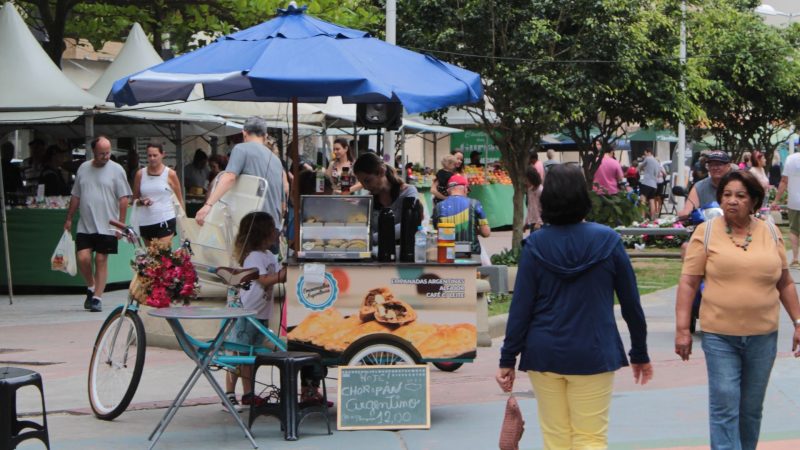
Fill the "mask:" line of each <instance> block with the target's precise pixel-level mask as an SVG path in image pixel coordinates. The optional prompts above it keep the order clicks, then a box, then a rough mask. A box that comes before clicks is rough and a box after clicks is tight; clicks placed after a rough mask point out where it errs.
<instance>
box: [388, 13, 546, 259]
mask: <svg viewBox="0 0 800 450" xmlns="http://www.w3.org/2000/svg"><path fill="white" fill-rule="evenodd" d="M535 9H536V6H534V4H532V2H530V1H525V0H506V1H495V0H456V1H447V0H419V1H416V2H398V44H400V45H403V46H409V47H412V48H416V49H422V50H430V51H432V52H433V53H435V54H436V55H437V56H439V57H440V58H442V59H444V60H447V61H448V62H452V63H456V64H459V65H461V66H463V67H465V68H467V69H470V70H473V71H475V72H478V73H480V74H481V77H482V79H483V87H484V95H485V99H486V102H485V103H482V104H480V105H477V106H470V107H468V108H466V109H467V111H469V112H470V114H472V115H473V116H474V117H475V118H476V119H477V122H478V123H479V124H480V126H481V128H483V129H484V131H486V132H487V133H488V134H489V136H491V137H492V139H493V140H494V142H495V144H496V145H497V147H498V149H499V150H500V154H501V156H502V159H503V162H504V163H505V165H506V168H507V169H508V172H509V175H510V177H511V179H512V180H514V203H513V204H514V216H513V227H514V233H513V238H512V243H513V245H514V246H515V247H516V246H518V245H519V243H520V242H521V240H522V229H523V225H524V224H523V220H524V214H525V206H524V205H525V204H524V198H525V191H526V189H525V183H524V181H523V180H525V170H526V168H527V166H528V158H529V151H530V150H531V149H533V148H534V147H535V146H536V145H537V144H538V143H539V142H540V140H541V136H542V135H543V134H545V133H547V132H549V131H552V130H553V129H554V128H555V127H557V124H558V114H557V112H556V110H555V109H554V108H552V105H550V104H548V103H546V102H543V101H540V99H542V98H546V97H547V94H548V91H549V90H551V89H557V84H556V83H555V77H554V75H555V73H554V71H553V68H552V67H551V66H550V65H548V64H537V63H533V62H531V60H535V59H552V58H554V57H555V56H556V55H553V49H552V48H551V47H550V46H548V45H545V44H546V42H548V40H546V39H545V38H544V35H546V34H547V33H548V32H549V28H548V27H547V26H544V24H543V23H542V22H540V21H537V20H534V18H535V17H534V15H533V14H532V12H533V10H535Z"/></svg>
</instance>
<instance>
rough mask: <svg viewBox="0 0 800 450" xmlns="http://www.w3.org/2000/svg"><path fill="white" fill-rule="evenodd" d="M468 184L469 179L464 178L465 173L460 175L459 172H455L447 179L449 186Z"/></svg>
mask: <svg viewBox="0 0 800 450" xmlns="http://www.w3.org/2000/svg"><path fill="white" fill-rule="evenodd" d="M468 184H469V183H467V179H466V178H464V175H459V174H455V175H453V176H451V177H450V179H449V180H447V187H448V188H451V187H455V186H466V185H468Z"/></svg>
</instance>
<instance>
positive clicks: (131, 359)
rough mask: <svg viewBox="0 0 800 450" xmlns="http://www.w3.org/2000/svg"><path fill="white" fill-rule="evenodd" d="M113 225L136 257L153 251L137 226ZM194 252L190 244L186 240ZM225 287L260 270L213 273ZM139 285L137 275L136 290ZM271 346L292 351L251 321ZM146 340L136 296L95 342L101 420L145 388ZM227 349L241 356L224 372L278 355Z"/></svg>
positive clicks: (94, 394)
mask: <svg viewBox="0 0 800 450" xmlns="http://www.w3.org/2000/svg"><path fill="white" fill-rule="evenodd" d="M110 224H111V225H113V226H114V227H115V228H117V229H119V230H120V231H121V232H122V233H123V235H124V237H125V239H126V241H128V242H130V243H131V244H133V245H134V247H135V252H136V254H137V255H138V254H141V252H145V251H147V250H146V249H145V247H144V242H143V241H142V238H141V237H140V236H139V235H138V234H137V233H136V231H134V229H133V228H132V227H129V226H127V225H125V224H124V223H122V222H118V221H116V220H112V221H110ZM183 245H184V247H187V248H190V247H189V241H188V240H187V241H184V243H183ZM211 271H212V272H213V273H215V274H216V275H217V277H219V278H220V279H221V280H222V281H223V282H224V284H226V285H227V286H229V287H230V288H232V289H238V288H242V287H246V286H247V285H248V284H249V283H250V282H252V281H253V280H255V279H256V278H258V269H235V268H229V267H216V268H211ZM135 283H136V275H134V279H133V280H132V281H131V287H133V286H134V284H135ZM248 320H250V321H251V322H252V323H253V324H254V325H255V326H256V327H257V328H258V329H259V331H260V332H261V333H262V334H263V335H264V336H265V337H266V338H267V339H268V340H269V341H270V342H271V344H272V345H273V346H274V348H275V350H277V351H286V345H285V344H284V342H283V341H281V340H280V339H279V338H278V337H277V336H276V335H275V334H274V333H273V332H272V331H271V330H270V329H268V328H266V327H265V326H264V325H263V324H262V323H261V322H259V321H258V320H256V319H254V318H248ZM188 338H189V341H190V343H191V344H192V345H194V346H196V347H198V348H199V349H200V352H201V353H202V352H204V351H206V350H208V349H209V347H210V346H209V345H208V343H206V342H202V341H199V340H197V339H195V338H193V337H192V336H188ZM146 346H147V343H146V337H145V332H144V324H143V323H142V319H141V318H140V317H139V301H138V300H137V299H136V298H135V297H134V296H133V295H131V294H129V295H128V298H127V300H126V302H125V304H124V305H120V306H118V307H117V308H115V309H114V310H113V311H112V312H111V313H110V314H109V316H108V317H107V318H106V320H105V322H103V326H101V327H100V331H99V332H98V334H97V338H96V339H95V344H94V349H93V351H92V358H91V360H90V362H89V376H88V388H89V404H90V405H91V408H92V411H93V412H94V415H95V416H96V417H97V418H98V419H101V420H113V419H115V418H116V417H118V416H119V415H120V414H122V413H123V412H124V411H125V409H126V408H127V407H128V405H130V402H131V400H132V399H133V396H134V394H135V393H136V389H137V388H138V387H139V381H140V380H141V376H142V371H143V369H144V360H145V351H146ZM223 349H224V350H225V351H229V352H237V353H238V355H222V354H221V355H219V356H217V357H216V358H214V362H213V364H214V365H215V366H217V367H218V368H221V369H224V370H234V371H235V370H236V366H237V365H240V364H252V363H253V361H254V359H255V355H256V354H257V353H263V352H270V351H274V350H272V349H270V348H267V347H252V346H244V345H240V344H235V343H231V342H225V344H224V345H223Z"/></svg>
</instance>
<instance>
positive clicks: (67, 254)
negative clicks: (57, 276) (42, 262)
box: [50, 230, 78, 277]
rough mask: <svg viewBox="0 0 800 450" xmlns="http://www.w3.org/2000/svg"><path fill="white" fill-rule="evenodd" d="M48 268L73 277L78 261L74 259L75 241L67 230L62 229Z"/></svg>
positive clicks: (76, 270)
mask: <svg viewBox="0 0 800 450" xmlns="http://www.w3.org/2000/svg"><path fill="white" fill-rule="evenodd" d="M50 270H55V271H58V272H64V273H67V274H69V275H70V276H73V277H74V276H75V274H76V273H78V261H77V260H76V259H75V241H73V240H72V234H71V233H70V232H69V231H66V230H64V234H62V235H61V239H60V240H59V241H58V245H56V249H55V251H54V252H53V256H52V257H50Z"/></svg>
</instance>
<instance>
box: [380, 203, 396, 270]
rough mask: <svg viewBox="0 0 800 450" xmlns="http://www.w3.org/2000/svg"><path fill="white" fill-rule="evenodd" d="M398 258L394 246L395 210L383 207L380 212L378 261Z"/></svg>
mask: <svg viewBox="0 0 800 450" xmlns="http://www.w3.org/2000/svg"><path fill="white" fill-rule="evenodd" d="M396 260H397V257H396V255H395V246H394V212H393V211H392V210H391V208H383V209H382V210H381V212H380V214H378V261H381V262H394V261H396Z"/></svg>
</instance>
